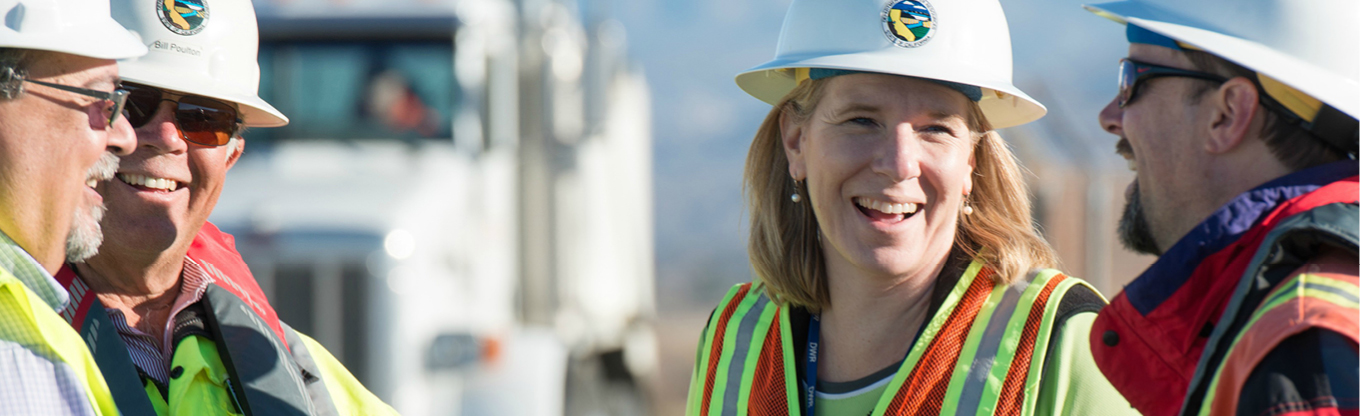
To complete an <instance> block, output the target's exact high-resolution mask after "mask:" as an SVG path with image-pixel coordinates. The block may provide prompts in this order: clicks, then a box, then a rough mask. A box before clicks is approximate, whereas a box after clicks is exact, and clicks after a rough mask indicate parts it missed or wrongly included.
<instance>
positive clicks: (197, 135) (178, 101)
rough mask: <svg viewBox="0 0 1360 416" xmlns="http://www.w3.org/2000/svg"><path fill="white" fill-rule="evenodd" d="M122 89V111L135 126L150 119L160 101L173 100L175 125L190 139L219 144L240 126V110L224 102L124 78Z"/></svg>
mask: <svg viewBox="0 0 1360 416" xmlns="http://www.w3.org/2000/svg"><path fill="white" fill-rule="evenodd" d="M122 89H123V90H126V91H127V92H128V97H127V106H126V107H125V108H126V111H125V113H126V116H127V119H128V122H131V123H132V128H134V129H137V128H141V127H142V126H145V125H146V123H149V122H151V119H152V118H155V116H156V110H157V108H159V107H160V105H161V102H163V101H169V102H172V103H175V110H174V111H175V113H174V122H175V127H176V128H177V129H179V134H180V137H181V138H183V139H184V140H185V141H188V142H190V143H194V144H199V145H203V146H222V145H225V144H227V142H230V141H231V138H232V136H235V135H236V133H237V132H238V131H240V129H241V123H242V120H241V116H240V113H239V112H237V111H236V107H235V106H233V105H231V104H228V103H226V102H223V101H219V100H214V99H212V98H207V97H203V96H198V95H190V94H178V93H174V92H170V91H166V90H163V89H160V88H156V87H152V86H147V85H141V84H136V83H130V82H124V83H123V85H122Z"/></svg>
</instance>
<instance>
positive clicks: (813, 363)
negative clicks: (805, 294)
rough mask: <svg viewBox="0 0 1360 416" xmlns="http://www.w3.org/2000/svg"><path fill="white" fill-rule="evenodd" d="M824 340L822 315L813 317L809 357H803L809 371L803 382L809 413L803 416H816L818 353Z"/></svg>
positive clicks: (809, 335) (809, 337) (809, 333)
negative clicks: (822, 339)
mask: <svg viewBox="0 0 1360 416" xmlns="http://www.w3.org/2000/svg"><path fill="white" fill-rule="evenodd" d="M821 338H822V318H821V315H812V321H810V322H808V336H807V355H806V356H804V357H803V362H804V365H805V366H806V368H807V371H805V372H804V375H806V376H807V377H806V379H805V380H804V381H803V389H804V390H805V391H807V394H805V396H806V402H807V406H806V408H807V412H806V413H803V416H816V413H814V412H813V410H814V409H816V408H817V353H818V347H820V346H821V345H820V343H819V342H818V341H821Z"/></svg>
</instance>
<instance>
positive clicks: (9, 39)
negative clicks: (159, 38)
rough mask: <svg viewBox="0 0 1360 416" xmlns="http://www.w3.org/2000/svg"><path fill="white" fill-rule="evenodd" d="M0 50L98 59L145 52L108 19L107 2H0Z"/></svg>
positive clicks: (129, 34)
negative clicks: (0, 15)
mask: <svg viewBox="0 0 1360 416" xmlns="http://www.w3.org/2000/svg"><path fill="white" fill-rule="evenodd" d="M0 13H3V14H4V17H5V20H4V25H3V26H0V48H19V49H36V50H44V51H53V52H62V53H69V54H72V55H80V56H88V57H91V58H99V59H122V58H131V57H134V56H139V55H142V54H145V53H146V47H145V46H143V45H142V43H141V42H139V41H138V40H137V37H136V36H134V35H133V34H132V33H128V30H127V29H124V28H123V26H120V25H119V24H118V22H115V21H114V20H113V18H111V17H109V3H108V2H107V1H104V0H0Z"/></svg>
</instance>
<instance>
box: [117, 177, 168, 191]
mask: <svg viewBox="0 0 1360 416" xmlns="http://www.w3.org/2000/svg"><path fill="white" fill-rule="evenodd" d="M117 176H118V180H120V181H122V182H123V183H125V184H128V185H132V186H134V187H139V188H145V189H151V190H156V191H165V192H171V191H174V190H177V189H179V188H181V187H183V185H182V184H180V183H179V182H178V181H176V180H174V179H165V178H154V177H150V176H145V175H138V174H135V173H119V174H118V175H117Z"/></svg>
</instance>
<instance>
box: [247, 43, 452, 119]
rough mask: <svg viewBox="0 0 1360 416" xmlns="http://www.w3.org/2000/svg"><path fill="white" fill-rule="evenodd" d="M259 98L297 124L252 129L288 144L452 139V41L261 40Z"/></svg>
mask: <svg viewBox="0 0 1360 416" xmlns="http://www.w3.org/2000/svg"><path fill="white" fill-rule="evenodd" d="M259 59H260V97H261V98H264V100H265V101H268V102H269V103H270V104H273V105H274V106H275V107H276V108H278V109H279V111H282V112H283V113H284V114H285V115H287V116H288V118H289V119H290V120H291V122H290V123H289V124H288V126H285V127H280V128H262V129H256V130H251V131H248V132H246V137H249V138H250V139H254V140H259V139H263V141H275V140H287V139H341V140H346V139H398V140H412V139H450V138H452V129H451V127H450V126H451V124H452V123H451V120H452V117H453V111H454V105H455V103H456V96H455V95H456V91H457V84H456V82H455V80H454V75H453V44H452V42H448V41H445V42H439V41H425V40H392V41H349V40H345V41H311V40H308V41H267V40H262V41H261V42H260V58H259Z"/></svg>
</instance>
